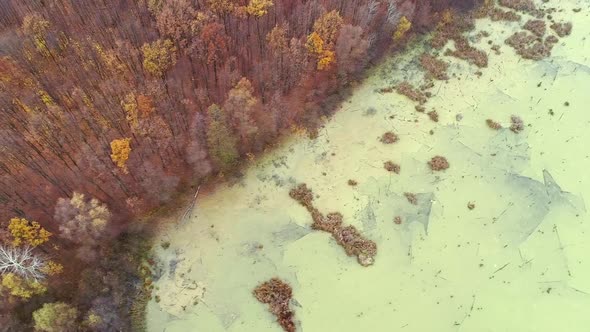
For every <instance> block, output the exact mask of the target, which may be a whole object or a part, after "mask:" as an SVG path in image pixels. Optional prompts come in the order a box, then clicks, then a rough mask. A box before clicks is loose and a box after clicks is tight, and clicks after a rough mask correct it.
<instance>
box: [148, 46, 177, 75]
mask: <svg viewBox="0 0 590 332" xmlns="http://www.w3.org/2000/svg"><path fill="white" fill-rule="evenodd" d="M141 51H142V53H143V68H144V69H145V70H146V71H147V72H148V73H150V74H152V75H154V76H157V77H162V76H163V75H164V73H165V72H166V71H167V70H168V69H170V67H172V66H173V65H174V64H175V63H176V47H175V46H174V43H172V41H171V40H169V39H164V40H162V39H158V40H156V41H155V42H153V43H145V44H144V45H143V46H142V47H141Z"/></svg>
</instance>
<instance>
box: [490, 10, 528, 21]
mask: <svg viewBox="0 0 590 332" xmlns="http://www.w3.org/2000/svg"><path fill="white" fill-rule="evenodd" d="M488 15H489V17H490V19H491V20H492V21H508V22H517V21H520V19H521V16H520V15H518V14H517V13H515V12H513V11H511V10H502V9H500V8H493V9H492V10H490V12H489V13H488Z"/></svg>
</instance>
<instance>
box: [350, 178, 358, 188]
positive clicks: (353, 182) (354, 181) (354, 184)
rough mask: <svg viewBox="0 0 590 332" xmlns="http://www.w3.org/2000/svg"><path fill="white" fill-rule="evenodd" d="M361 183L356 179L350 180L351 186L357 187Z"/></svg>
mask: <svg viewBox="0 0 590 332" xmlns="http://www.w3.org/2000/svg"><path fill="white" fill-rule="evenodd" d="M358 184H359V183H358V182H357V181H356V180H352V179H350V180H348V185H349V186H351V187H356V186H357V185H358Z"/></svg>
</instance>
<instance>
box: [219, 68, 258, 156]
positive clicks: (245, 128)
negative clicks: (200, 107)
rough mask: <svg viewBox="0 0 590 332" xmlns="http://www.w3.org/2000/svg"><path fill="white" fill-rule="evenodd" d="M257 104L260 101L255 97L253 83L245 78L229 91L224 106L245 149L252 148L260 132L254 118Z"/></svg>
mask: <svg viewBox="0 0 590 332" xmlns="http://www.w3.org/2000/svg"><path fill="white" fill-rule="evenodd" d="M257 104H258V100H257V99H256V98H255V97H254V88H253V87H252V83H250V81H249V80H248V79H247V78H245V77H243V78H242V79H241V80H240V81H239V82H238V84H236V86H235V87H234V88H233V89H231V90H230V91H229V94H228V96H227V99H226V100H225V103H224V104H223V108H224V110H225V112H226V113H227V114H228V115H229V116H230V117H231V122H232V127H233V128H234V129H235V130H236V132H237V133H238V137H239V138H240V142H242V146H243V147H244V148H245V149H248V148H249V147H250V145H251V144H252V140H253V139H254V136H255V135H256V133H257V132H258V125H257V124H256V120H255V118H254V112H255V111H256V106H257Z"/></svg>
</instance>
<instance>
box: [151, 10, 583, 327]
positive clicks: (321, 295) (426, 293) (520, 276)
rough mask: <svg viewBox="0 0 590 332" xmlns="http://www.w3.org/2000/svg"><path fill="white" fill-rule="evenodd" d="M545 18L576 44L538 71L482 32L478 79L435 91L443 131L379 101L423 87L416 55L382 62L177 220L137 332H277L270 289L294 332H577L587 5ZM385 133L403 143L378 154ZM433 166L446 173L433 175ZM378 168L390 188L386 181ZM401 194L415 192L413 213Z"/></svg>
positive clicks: (461, 73)
mask: <svg viewBox="0 0 590 332" xmlns="http://www.w3.org/2000/svg"><path fill="white" fill-rule="evenodd" d="M553 5H554V6H558V7H559V8H563V12H558V13H555V14H553V16H554V17H556V19H557V20H558V21H559V20H561V19H565V20H568V21H571V22H572V23H573V25H574V28H573V32H572V35H571V36H569V37H566V38H563V39H561V40H560V42H559V44H557V45H556V46H555V48H554V50H553V55H552V56H551V57H550V58H548V59H545V60H542V61H538V62H533V61H528V60H522V59H520V58H519V57H518V56H516V55H515V54H514V51H513V50H512V49H511V48H509V47H508V46H506V45H504V43H503V41H504V39H505V38H506V37H507V36H509V35H510V34H511V33H512V31H513V30H514V29H516V28H517V27H518V23H509V24H507V23H496V22H495V23H492V22H490V21H489V20H481V21H478V25H477V29H476V30H475V31H474V32H472V34H473V35H475V34H476V33H477V31H480V30H487V31H488V32H490V33H491V37H490V38H483V39H482V40H481V41H479V42H478V43H477V44H476V45H477V46H478V47H479V48H481V49H484V50H486V51H489V54H490V59H489V60H490V62H489V67H488V68H486V69H484V70H483V75H482V76H481V78H478V77H477V76H476V75H474V73H475V72H476V71H477V68H475V67H473V66H469V65H467V64H466V63H465V62H463V61H460V60H457V59H453V58H448V57H444V58H445V60H446V61H449V62H451V69H450V72H451V73H454V74H456V75H457V77H454V78H452V79H451V80H450V81H448V83H445V82H440V81H436V82H435V83H436V86H435V87H434V89H433V90H432V91H433V92H434V96H433V97H432V98H431V99H430V100H429V101H428V103H427V105H426V106H427V109H431V108H435V109H436V110H437V111H438V113H439V114H440V122H439V123H434V122H432V121H430V120H429V119H428V118H427V117H426V116H425V115H424V114H420V113H417V112H416V111H415V110H414V104H413V103H411V102H410V101H409V100H408V99H407V98H405V97H403V96H400V95H398V94H396V93H387V94H380V93H378V92H376V90H377V89H379V88H382V87H385V86H388V85H390V84H391V83H396V82H399V81H400V80H403V79H409V80H411V81H415V82H418V81H419V80H420V77H421V74H420V73H419V71H418V69H417V68H416V65H415V64H414V63H415V61H414V62H413V61H412V59H413V58H415V56H416V55H417V54H420V53H421V51H420V50H419V47H417V48H418V49H417V50H416V51H415V52H413V53H412V54H407V55H404V56H403V57H401V58H400V57H396V58H392V59H390V60H388V61H386V62H385V63H384V64H382V65H380V67H379V68H377V69H376V70H375V71H374V75H372V77H371V78H370V79H368V80H367V81H366V82H364V83H363V85H362V86H360V87H359V88H358V90H357V91H356V92H355V93H354V95H353V96H352V97H351V98H350V99H349V100H348V101H346V102H344V103H343V105H342V110H340V111H339V112H338V113H336V115H335V116H334V117H333V118H332V119H330V120H329V122H327V123H326V125H325V128H323V129H322V130H321V131H320V135H319V137H318V138H317V139H315V140H310V139H307V138H303V137H292V138H290V139H289V140H287V142H286V143H285V144H284V145H283V146H282V147H281V148H279V149H277V150H276V151H274V152H272V153H270V154H269V155H267V156H265V157H263V158H262V159H260V160H259V161H257V162H256V164H255V165H253V166H252V167H251V168H250V169H249V170H248V171H247V172H246V174H245V176H244V178H243V179H242V181H241V182H240V183H238V184H236V185H234V186H231V187H229V186H228V187H222V188H220V189H218V190H217V191H216V192H215V193H214V194H212V195H208V196H202V197H199V199H198V201H197V207H196V208H195V209H194V210H193V211H192V214H191V216H190V218H188V220H187V221H186V222H185V223H184V224H182V225H176V226H174V225H172V226H169V227H167V228H166V229H164V230H163V231H162V234H161V236H160V237H161V241H162V242H163V241H169V242H170V243H171V246H170V248H168V249H162V248H160V247H159V246H158V247H157V248H155V250H156V252H157V255H158V256H159V258H160V260H161V261H162V264H163V267H164V270H163V271H164V272H163V275H162V276H161V278H160V279H159V280H158V281H157V282H156V284H155V285H156V287H157V289H156V290H155V292H154V295H158V296H159V302H156V301H152V302H151V303H150V305H149V310H148V326H149V330H150V331H167V332H173V331H203V332H217V331H234V332H237V331H244V332H250V331H252V332H265V331H269V332H270V331H281V328H280V327H279V325H278V324H277V323H276V322H275V318H274V317H273V316H272V315H271V314H270V313H269V312H268V311H267V307H266V305H263V304H261V303H258V302H257V301H256V299H255V298H254V297H253V296H252V290H253V288H254V287H255V286H256V285H257V284H259V283H261V282H263V281H265V280H267V279H268V278H270V277H274V276H277V277H280V278H282V279H284V280H286V281H288V282H289V283H290V284H291V285H292V287H293V293H294V301H293V304H292V307H293V308H294V310H295V314H296V319H297V321H298V330H299V331H305V332H331V331H339V332H356V331H377V332H380V331H438V332H444V331H555V330H557V331H589V330H590V217H589V215H588V212H587V210H586V207H585V205H584V200H585V199H588V198H589V197H590V175H589V174H590V173H589V171H590V59H589V57H590V41H589V40H587V38H588V37H590V16H589V15H590V14H589V8H590V2H588V1H564V2H559V3H557V2H554V3H553ZM578 7H579V8H582V11H581V12H579V13H573V12H572V9H573V8H578ZM521 24H522V23H521ZM489 39H492V40H494V42H495V43H497V44H500V45H502V47H501V54H500V55H496V54H494V53H493V52H492V51H491V50H490V47H489V45H488V44H487V41H488V40H489ZM539 83H540V86H538V85H539ZM565 102H568V103H569V106H565V105H564V103H565ZM370 107H372V108H374V109H375V110H376V112H375V113H374V114H372V112H371V111H367V110H368V109H369V108H370ZM550 109H552V110H553V113H554V114H553V115H551V114H549V110H550ZM459 114H460V116H459V117H457V115H459ZM512 114H515V115H518V116H520V117H522V119H523V120H524V122H525V124H526V129H525V130H524V131H523V132H521V133H520V134H514V133H512V132H511V131H510V130H508V129H502V130H500V131H493V130H490V129H489V128H488V127H487V126H486V124H485V119H487V118H492V119H494V120H496V121H498V122H501V123H502V124H503V125H504V126H505V127H507V126H509V125H510V116H511V115H512ZM392 115H393V116H394V118H393V119H391V118H390V116H392ZM461 117H462V119H461ZM415 119H418V120H419V121H418V122H415V121H414V120H415ZM459 119H460V120H459ZM431 129H432V130H433V131H434V135H430V133H429V131H430V130H431ZM386 131H393V132H395V133H397V134H398V135H399V136H400V141H399V142H398V143H396V144H392V145H384V144H382V143H381V142H380V141H379V139H378V138H379V137H380V136H381V135H382V134H383V133H384V132H386ZM434 155H442V156H445V157H446V158H447V159H448V160H449V162H450V164H451V167H450V168H449V169H448V170H446V171H444V172H437V173H433V172H432V171H431V170H430V169H429V168H428V165H427V164H426V162H427V161H428V160H429V159H430V158H431V157H433V156H434ZM387 160H392V161H394V162H397V163H399V164H400V165H401V173H400V174H399V175H397V174H394V173H389V172H387V171H386V170H385V169H383V162H384V161H387ZM324 173H325V175H324ZM349 179H354V180H356V181H358V183H359V184H358V186H356V187H351V186H349V185H348V184H347V181H348V180H349ZM301 182H305V183H307V184H308V186H309V187H311V188H312V190H313V191H314V193H315V194H317V195H319V198H316V199H315V201H314V202H315V206H316V207H318V208H319V209H320V210H321V211H322V212H324V213H327V212H331V211H339V212H341V213H342V214H343V215H344V222H345V223H348V224H353V225H355V226H356V227H357V228H358V229H359V230H361V232H362V233H363V234H365V235H366V236H367V237H368V238H370V239H372V240H374V241H375V242H376V243H377V245H378V254H377V256H376V261H375V264H374V265H373V266H370V267H366V268H365V267H362V266H360V265H359V264H358V263H357V262H356V259H355V258H354V257H348V256H346V254H345V253H344V251H343V250H342V248H340V247H339V246H337V245H336V243H335V242H334V240H333V239H332V238H331V236H330V235H329V234H328V233H322V232H316V231H312V230H311V229H310V228H309V225H310V224H311V217H310V215H309V213H308V212H307V211H306V210H305V209H304V208H303V207H301V206H299V205H298V204H297V203H296V202H295V201H293V200H292V199H291V198H290V197H289V195H288V192H289V190H290V189H291V188H292V187H293V186H294V185H295V184H297V183H301ZM404 192H414V193H419V195H418V196H419V204H418V206H413V205H409V204H408V202H407V200H406V199H405V198H404V197H403V193H404ZM468 202H474V204H475V208H474V209H473V210H469V209H468V208H467V204H468ZM397 215H400V216H402V217H403V223H402V224H401V225H396V224H394V222H393V218H394V216H397ZM260 245H262V247H261V246H260ZM195 303H198V304H196V305H195Z"/></svg>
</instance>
